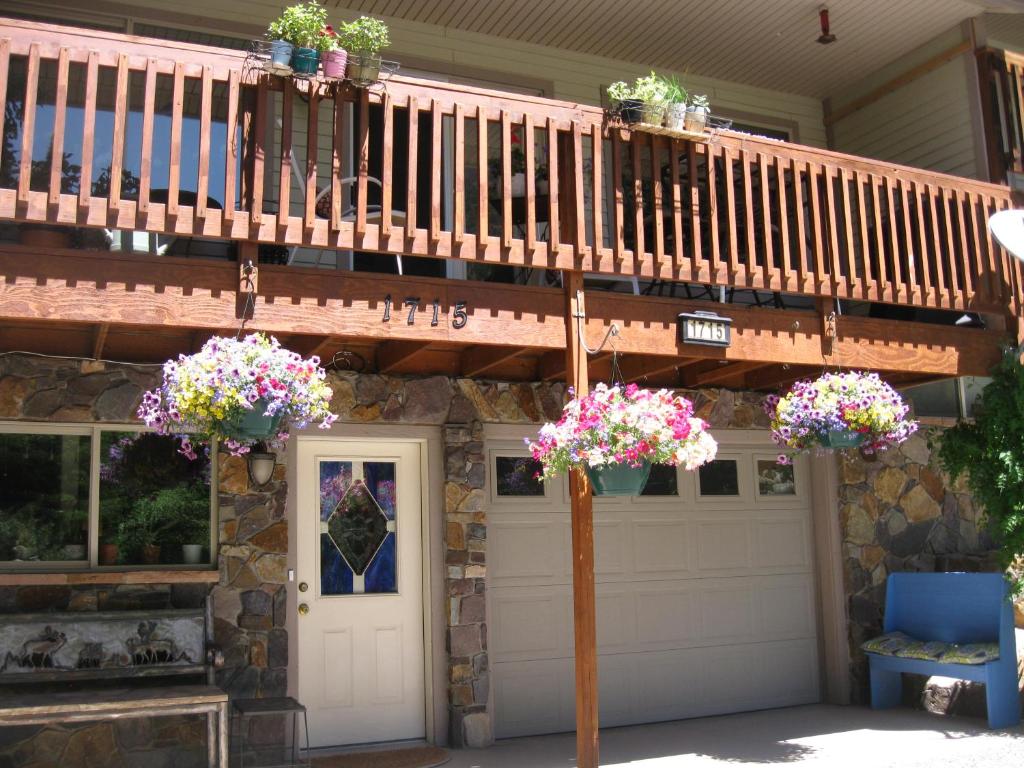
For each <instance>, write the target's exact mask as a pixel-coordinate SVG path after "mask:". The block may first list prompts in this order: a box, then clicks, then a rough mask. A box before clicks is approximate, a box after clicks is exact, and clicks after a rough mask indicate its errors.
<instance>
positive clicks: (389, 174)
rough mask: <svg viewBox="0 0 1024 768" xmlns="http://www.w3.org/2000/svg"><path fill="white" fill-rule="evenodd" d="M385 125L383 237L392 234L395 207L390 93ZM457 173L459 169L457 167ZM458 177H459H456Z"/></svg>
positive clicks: (381, 206)
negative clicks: (392, 212) (392, 215)
mask: <svg viewBox="0 0 1024 768" xmlns="http://www.w3.org/2000/svg"><path fill="white" fill-rule="evenodd" d="M383 107H384V127H383V134H384V137H383V148H382V149H381V173H380V183H381V191H380V234H381V236H382V237H389V236H390V235H391V227H392V226H393V225H392V221H391V218H392V217H391V211H392V208H393V207H394V201H393V194H394V185H395V182H394V179H395V103H394V101H393V100H392V99H391V96H390V94H384V104H383ZM455 156H456V158H458V157H459V147H458V138H457V137H456V154H455ZM456 173H458V169H457V168H456ZM456 178H458V177H456Z"/></svg>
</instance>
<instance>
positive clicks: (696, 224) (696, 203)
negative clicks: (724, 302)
mask: <svg viewBox="0 0 1024 768" xmlns="http://www.w3.org/2000/svg"><path fill="white" fill-rule="evenodd" d="M689 144H690V146H689V147H688V148H687V156H686V160H687V163H688V165H689V166H690V172H689V174H688V178H687V181H688V184H689V192H690V194H689V200H690V232H691V238H692V242H691V244H690V247H691V254H692V255H691V259H692V263H691V265H690V274H691V275H692V276H693V277H695V278H698V279H708V280H710V279H711V278H712V274H707V273H706V272H705V269H704V254H703V244H702V242H701V236H700V231H701V221H700V184H699V180H698V178H697V146H696V145H695V144H694V143H693V142H692V141H691V142H689ZM709 162H710V158H709ZM709 202H710V199H709ZM710 204H711V207H713V206H714V204H713V203H710Z"/></svg>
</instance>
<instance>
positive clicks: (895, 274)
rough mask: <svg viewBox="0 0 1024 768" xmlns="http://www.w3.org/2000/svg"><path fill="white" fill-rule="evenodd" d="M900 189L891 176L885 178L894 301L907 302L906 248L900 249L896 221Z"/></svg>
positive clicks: (891, 283)
mask: <svg viewBox="0 0 1024 768" xmlns="http://www.w3.org/2000/svg"><path fill="white" fill-rule="evenodd" d="M899 200H900V197H899V189H898V187H897V185H896V183H895V182H894V180H893V178H892V177H891V176H886V177H885V201H886V208H887V209H888V213H889V217H888V218H889V253H890V254H891V255H892V261H890V266H891V267H892V279H891V281H890V285H891V286H892V294H891V296H892V299H891V300H892V301H897V302H898V301H900V300H901V299H903V300H905V299H906V297H907V296H909V294H908V293H907V292H906V288H905V287H904V284H903V265H902V264H901V263H900V256H901V254H903V253H905V252H906V250H907V249H906V248H901V247H900V237H899V232H900V230H899V226H898V224H897V221H896V203H897V202H899Z"/></svg>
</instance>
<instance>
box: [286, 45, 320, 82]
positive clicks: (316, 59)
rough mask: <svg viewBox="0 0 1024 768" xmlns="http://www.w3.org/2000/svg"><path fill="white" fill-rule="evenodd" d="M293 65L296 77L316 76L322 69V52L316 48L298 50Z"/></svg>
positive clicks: (294, 55) (294, 51)
mask: <svg viewBox="0 0 1024 768" xmlns="http://www.w3.org/2000/svg"><path fill="white" fill-rule="evenodd" d="M291 65H292V70H293V71H294V72H295V74H296V75H315V74H316V71H317V69H318V68H319V67H320V52H319V51H317V50H316V49H315V48H296V49H295V50H293V51H292V60H291Z"/></svg>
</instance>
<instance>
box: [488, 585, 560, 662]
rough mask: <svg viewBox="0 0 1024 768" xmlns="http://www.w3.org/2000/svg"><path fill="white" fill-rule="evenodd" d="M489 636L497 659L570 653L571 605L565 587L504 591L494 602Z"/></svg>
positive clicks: (542, 656)
mask: <svg viewBox="0 0 1024 768" xmlns="http://www.w3.org/2000/svg"><path fill="white" fill-rule="evenodd" d="M489 619H490V626H491V627H492V631H491V632H490V634H489V642H490V649H491V653H492V654H493V655H494V658H495V659H499V660H504V659H521V658H523V657H524V656H528V657H529V658H551V657H555V656H565V655H567V654H569V653H571V626H570V622H571V621H572V604H571V601H570V595H569V593H568V591H567V590H566V589H565V588H564V587H539V588H537V587H526V588H520V587H517V588H514V589H505V590H502V591H500V592H499V594H496V595H494V596H493V598H492V599H491V610H490V615H489Z"/></svg>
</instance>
